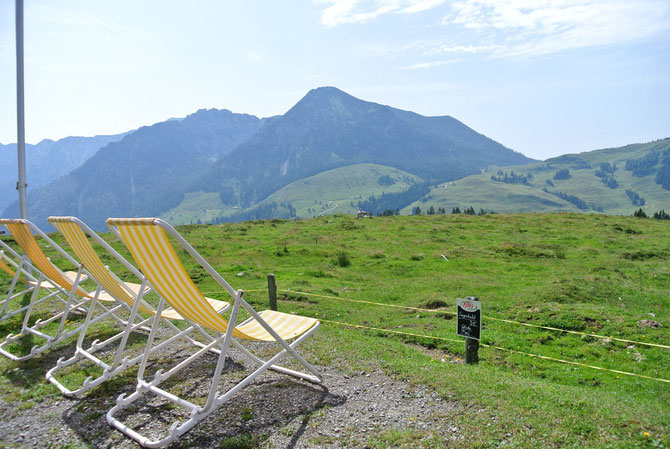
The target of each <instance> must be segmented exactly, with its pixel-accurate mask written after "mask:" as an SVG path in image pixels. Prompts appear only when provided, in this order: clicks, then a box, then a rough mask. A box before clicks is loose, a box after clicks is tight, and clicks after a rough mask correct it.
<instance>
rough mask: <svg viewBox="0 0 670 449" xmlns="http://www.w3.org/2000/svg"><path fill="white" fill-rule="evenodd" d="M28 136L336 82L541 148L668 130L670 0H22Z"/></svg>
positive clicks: (110, 126) (1, 91)
mask: <svg viewBox="0 0 670 449" xmlns="http://www.w3.org/2000/svg"><path fill="white" fill-rule="evenodd" d="M14 33H15V28H14V1H11V0H4V1H1V2H0V65H1V67H2V70H1V71H0V100H1V101H0V108H1V109H0V143H9V142H15V141H16V79H15V76H16V72H15V70H16V69H15V57H16V56H15V34H14ZM25 59H26V62H25V72H26V81H25V84H26V139H27V141H28V142H29V143H37V142H38V141H40V140H42V139H44V138H51V139H58V138H62V137H65V136H69V135H85V136H90V135H95V134H110V133H118V132H122V131H127V130H129V129H133V128H137V127H139V126H143V125H151V124H153V123H155V122H159V121H162V120H165V119H168V118H171V117H183V116H185V115H187V114H189V113H192V112H194V111H196V110H197V109H200V108H212V107H215V108H226V109H230V110H232V111H234V112H246V113H250V114H254V115H257V116H259V117H266V116H271V115H276V114H282V113H284V112H286V111H287V110H288V109H289V108H290V107H291V106H293V104H295V103H296V102H297V101H298V100H299V99H300V98H301V97H302V96H304V95H305V94H306V93H307V91H309V90H310V89H312V88H315V87H319V86H326V85H329V86H336V87H338V88H340V89H342V90H344V91H346V92H348V93H350V94H352V95H354V96H356V97H358V98H361V99H364V100H369V101H374V102H378V103H382V104H388V105H391V106H395V107H398V108H402V109H408V110H412V111H415V112H418V113H420V114H424V115H451V116H453V117H455V118H457V119H459V120H461V121H462V122H464V123H465V124H466V125H468V126H470V127H471V128H474V129H475V130H476V131H478V132H480V133H483V134H485V135H487V136H489V137H491V138H493V139H495V140H497V141H499V142H501V143H502V144H504V145H506V146H508V147H510V148H513V149H515V150H517V151H521V152H522V153H524V154H526V155H528V156H531V157H535V158H540V159H544V158H547V157H551V156H555V155H559V154H563V153H568V152H579V151H585V150H592V149H596V148H604V147H609V146H619V145H624V144H627V143H634V142H644V141H649V140H654V139H658V138H663V137H668V136H670V1H668V0H460V1H444V0H389V1H360V0H317V1H308V0H304V1H297V0H296V1H270V0H268V1H253V0H245V1H218V0H210V1H205V0H199V1H186V0H182V1H172V0H160V1H158V0H155V1H147V0H143V1H137V0H132V1H131V0H114V1H109V0H79V1H66V0H48V1H47V0H25Z"/></svg>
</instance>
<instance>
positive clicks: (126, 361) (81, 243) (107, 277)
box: [47, 217, 230, 396]
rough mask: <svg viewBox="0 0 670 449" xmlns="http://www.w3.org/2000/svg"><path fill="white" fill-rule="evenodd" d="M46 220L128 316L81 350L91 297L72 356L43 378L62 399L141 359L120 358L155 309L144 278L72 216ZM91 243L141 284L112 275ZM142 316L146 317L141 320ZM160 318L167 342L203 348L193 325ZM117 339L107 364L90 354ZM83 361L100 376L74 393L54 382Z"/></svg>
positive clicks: (167, 313) (217, 304) (221, 305)
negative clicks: (183, 325)
mask: <svg viewBox="0 0 670 449" xmlns="http://www.w3.org/2000/svg"><path fill="white" fill-rule="evenodd" d="M48 220H49V223H51V225H52V226H53V227H55V228H56V230H58V232H60V233H61V234H62V235H63V237H65V240H66V241H67V243H68V245H69V246H70V248H71V249H72V251H73V252H74V254H75V256H76V257H77V258H78V259H79V261H80V262H81V264H82V265H83V267H84V269H85V270H86V272H87V273H88V274H89V275H90V277H91V279H92V280H94V281H95V282H96V283H97V284H98V285H99V286H100V287H101V288H102V289H104V291H106V292H107V293H108V294H109V295H111V296H112V297H114V299H116V300H117V301H118V303H119V304H120V306H121V307H125V308H126V309H127V310H128V311H129V314H130V315H129V318H128V320H127V324H126V326H124V327H123V329H122V330H121V331H120V332H119V333H117V334H115V335H113V336H111V337H109V338H108V339H107V340H105V341H102V342H94V344H93V345H92V346H91V347H90V348H84V346H83V343H84V338H85V335H86V333H87V331H88V328H89V327H88V326H87V323H88V322H89V321H90V320H91V319H92V317H93V316H94V310H95V308H96V306H97V304H98V303H97V300H96V298H95V297H94V299H93V301H92V302H91V305H90V307H89V309H88V315H87V317H86V321H85V324H84V329H83V330H82V331H81V332H80V334H79V338H78V340H77V344H76V348H75V353H74V355H73V356H72V357H70V358H69V359H60V360H59V361H58V363H57V364H56V366H55V367H53V368H52V369H51V370H49V371H48V372H47V379H48V380H49V381H50V382H51V383H53V384H54V385H56V386H57V387H58V389H59V390H60V391H61V392H62V393H63V394H65V395H66V396H79V395H81V394H83V393H85V392H86V391H88V390H90V389H91V388H94V387H95V386H97V385H99V384H100V383H102V382H104V381H105V380H107V379H109V378H111V377H113V376H115V375H117V374H119V373H120V372H122V371H124V370H125V369H126V368H128V367H130V366H133V365H135V364H137V363H139V362H140V361H141V360H142V354H140V355H137V356H135V357H132V358H131V357H130V356H126V357H124V354H126V353H127V351H126V345H127V342H128V338H129V336H130V334H131V333H132V332H134V331H137V330H145V329H147V328H146V327H145V326H146V325H147V324H148V323H150V321H151V320H152V317H153V316H154V315H155V314H156V310H155V309H154V308H153V307H152V306H151V304H149V303H147V302H146V301H145V300H144V299H143V298H144V296H145V295H146V294H147V293H148V291H149V285H148V282H147V281H146V278H145V277H144V276H143V275H142V274H141V273H140V272H139V271H138V270H137V269H136V268H135V267H134V266H133V265H131V264H130V263H129V262H128V261H127V260H125V259H124V258H123V256H121V255H120V254H119V253H118V252H117V251H116V250H114V248H112V247H111V246H110V245H109V244H108V243H107V242H106V241H104V240H103V239H102V238H100V236H99V235H97V234H96V233H95V232H94V231H93V230H92V229H91V228H89V227H88V226H87V225H86V224H85V223H84V222H82V221H81V220H79V219H78V218H76V217H49V219H48ZM91 240H92V241H94V242H95V243H96V244H97V245H99V246H101V247H102V248H103V249H104V250H105V251H106V252H107V253H108V254H110V255H112V256H113V257H114V258H115V259H116V260H117V261H119V262H120V263H121V264H122V265H123V266H125V268H127V269H128V270H129V271H130V272H131V273H133V274H134V275H135V277H136V278H137V279H138V280H140V281H141V284H137V283H130V282H124V281H122V280H121V279H120V278H119V277H118V276H116V274H114V273H113V272H112V271H111V270H110V269H109V268H108V267H106V266H105V265H104V264H103V262H102V261H101V260H100V258H99V257H98V254H97V253H96V251H95V250H94V249H93V245H92V244H91ZM142 285H144V287H143V286H142ZM207 301H208V303H209V304H210V305H211V306H212V307H213V308H214V310H216V311H217V312H218V313H220V312H222V311H225V310H226V309H227V308H228V307H229V306H230V304H229V303H227V302H224V301H217V300H215V299H211V298H207ZM143 316H144V317H147V318H144V317H143ZM161 318H163V319H164V320H163V321H164V325H165V326H167V328H168V329H167V330H168V331H170V332H171V333H172V334H174V335H173V336H172V337H171V338H170V339H168V340H167V341H170V342H171V341H174V340H175V339H177V338H184V339H185V340H186V341H188V342H190V343H192V344H195V345H196V346H200V347H204V344H202V343H200V342H198V341H196V340H193V339H192V338H190V337H189V336H188V335H189V334H190V333H191V332H192V331H193V330H194V327H193V326H191V327H189V328H187V329H185V330H180V329H179V328H178V327H176V326H175V325H174V324H172V323H171V322H170V321H169V320H183V318H182V317H181V315H179V314H178V313H177V312H176V311H175V310H174V309H166V310H163V312H162V313H161ZM136 321H137V322H136ZM119 340H120V343H119V346H118V347H117V348H116V350H115V351H114V352H113V356H111V361H110V362H109V363H106V362H104V361H102V360H101V359H99V358H97V357H96V356H94V355H93V353H94V352H96V351H98V350H100V349H101V348H103V347H106V346H107V345H109V344H111V343H113V342H116V341H119ZM164 344H165V343H161V345H164ZM161 345H156V346H155V347H153V348H152V352H156V351H159V350H161V349H162V346H161ZM83 361H87V362H90V363H93V364H95V365H97V366H99V367H100V368H102V374H100V375H99V376H98V377H96V378H92V377H89V378H87V379H86V380H85V381H84V382H83V384H82V385H81V386H80V387H79V388H77V389H74V390H73V389H70V388H67V387H66V386H65V385H63V384H62V383H61V382H60V381H59V380H58V378H57V377H56V374H57V373H58V372H59V371H61V370H62V369H64V368H66V367H68V366H71V365H74V364H76V363H79V362H83Z"/></svg>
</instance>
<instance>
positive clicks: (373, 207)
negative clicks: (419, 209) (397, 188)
mask: <svg viewBox="0 0 670 449" xmlns="http://www.w3.org/2000/svg"><path fill="white" fill-rule="evenodd" d="M428 192H430V185H429V184H428V183H421V184H414V185H412V186H411V187H410V188H409V189H407V190H405V191H404V192H398V193H382V194H381V195H380V196H374V195H371V196H369V197H368V198H367V199H366V200H364V201H359V202H358V207H359V208H360V209H363V210H367V211H369V212H372V214H373V215H383V214H384V213H386V211H389V210H390V211H395V210H396V209H402V208H403V207H405V206H407V205H408V204H410V203H413V202H414V201H416V200H418V199H419V198H421V197H423V196H425V195H426V194H428Z"/></svg>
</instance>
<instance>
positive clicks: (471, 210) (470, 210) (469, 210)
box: [396, 206, 495, 215]
mask: <svg viewBox="0 0 670 449" xmlns="http://www.w3.org/2000/svg"><path fill="white" fill-rule="evenodd" d="M446 213H447V211H446V210H445V209H444V207H438V208H437V210H436V209H435V208H434V207H433V206H430V208H428V210H427V211H426V215H445V214H446ZM451 213H452V214H465V215H486V214H494V213H495V212H493V211H487V210H485V209H483V208H480V209H479V212H476V211H475V208H474V207H472V206H470V207H466V208H464V209H463V211H461V208H460V207H458V206H456V207H454V208H452V209H451ZM422 214H423V211H422V210H421V208H420V207H419V206H416V207H415V208H414V209H412V215H422ZM396 215H397V214H396Z"/></svg>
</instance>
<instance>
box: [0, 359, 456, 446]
mask: <svg viewBox="0 0 670 449" xmlns="http://www.w3.org/2000/svg"><path fill="white" fill-rule="evenodd" d="M182 352H183V354H182ZM62 355H63V354H59V352H58V351H54V353H53V354H48V355H47V354H44V356H43V357H40V364H41V365H42V364H43V365H44V370H45V371H46V369H47V367H50V366H53V364H55V361H56V360H57V359H58V357H60V356H62ZM187 355H188V353H187V351H186V349H184V350H182V351H180V352H179V353H177V354H176V355H174V356H171V360H170V362H171V363H176V362H178V361H179V360H180V358H185V357H186V356H187ZM305 355H306V356H307V359H308V360H309V353H307V354H305ZM215 362H216V357H215V356H213V355H211V356H210V355H207V356H205V357H203V358H202V359H201V360H200V361H198V362H196V363H194V364H193V365H191V366H189V367H188V368H187V369H186V370H184V372H183V373H180V374H179V375H177V376H175V377H173V378H172V379H170V380H168V381H167V382H166V383H169V387H170V388H171V391H175V392H177V393H179V394H183V395H185V396H187V397H203V396H205V395H206V393H207V391H208V388H209V384H210V382H209V379H210V378H209V377H208V375H209V376H211V372H212V369H213V365H214V363H215ZM16 369H20V368H16ZM250 369H251V364H249V363H248V362H246V361H244V359H243V357H241V355H240V354H239V353H235V352H233V353H232V361H229V362H228V363H227V366H226V367H225V369H224V377H225V378H224V380H223V381H222V382H221V384H220V387H219V391H220V392H221V391H223V390H224V389H227V388H230V387H231V386H232V385H234V384H235V383H236V382H238V381H239V380H240V379H242V378H243V377H244V376H246V374H248V373H250V372H251V371H250ZM317 369H318V370H319V371H320V372H321V373H322V374H323V375H324V377H325V383H324V385H323V386H320V385H315V384H312V383H309V382H305V381H302V380H298V379H295V378H293V377H289V376H286V375H283V374H279V373H275V372H266V373H264V374H262V375H261V376H259V377H258V378H257V379H256V380H255V381H253V382H252V383H251V384H250V385H248V386H247V387H246V388H244V389H243V390H241V391H240V392H239V393H238V394H237V395H235V396H234V397H233V398H232V399H231V400H230V401H229V402H227V403H225V404H224V405H222V406H221V407H220V408H219V409H217V410H216V411H215V412H214V413H213V414H212V415H210V416H209V417H208V418H207V419H205V420H204V421H202V422H200V423H199V424H198V425H196V426H195V427H194V428H193V429H191V430H190V431H189V432H187V433H186V434H185V435H183V436H182V437H181V438H180V439H179V440H178V441H177V442H176V443H174V444H173V445H171V446H170V447H173V448H177V447H179V448H181V447H192V448H211V447H215V448H216V447H220V448H251V447H263V448H317V447H328V448H340V447H361V448H362V447H386V446H387V445H389V444H390V443H392V442H393V441H395V443H394V444H395V445H396V446H402V447H421V446H428V447H433V446H435V444H429V443H430V442H433V443H436V442H439V444H438V445H439V446H449V445H450V444H449V441H453V440H456V439H459V438H460V435H459V431H458V430H459V429H458V428H456V427H455V426H453V425H452V424H450V422H449V418H448V416H449V415H452V416H453V413H454V412H455V411H457V408H458V407H459V405H458V404H456V403H453V402H450V401H447V400H444V399H442V398H440V397H439V396H438V395H437V394H435V393H434V392H431V391H429V390H427V389H426V388H424V387H421V386H412V385H410V384H409V383H407V382H404V381H402V380H399V379H393V378H391V377H389V376H387V375H386V374H384V373H383V372H382V370H381V369H372V370H370V371H371V372H356V373H353V374H352V373H351V372H349V373H345V372H343V371H340V370H339V369H337V368H336V367H333V366H317ZM134 382H135V378H134V377H132V376H131V375H126V376H119V377H117V378H114V379H111V380H109V381H107V382H106V383H104V384H102V385H101V386H99V387H97V388H95V389H93V390H92V391H90V392H89V393H88V394H87V395H86V396H85V397H84V398H82V399H68V398H66V397H64V396H56V397H55V398H54V397H53V395H52V396H49V398H48V399H46V400H44V401H42V402H40V403H36V404H35V405H34V406H32V407H31V408H25V404H24V403H23V402H21V401H18V402H14V403H7V402H0V447H21V448H23V447H25V448H77V447H94V448H134V447H138V445H137V444H136V443H135V442H133V440H131V439H130V438H128V437H126V436H125V435H123V434H122V433H121V432H119V431H117V430H115V429H113V428H112V427H110V426H109V425H108V424H107V422H106V420H105V414H106V412H107V411H108V410H109V409H110V408H111V407H112V406H113V405H114V403H115V400H116V398H117V397H118V395H119V394H121V393H126V394H130V393H131V392H132V391H133V390H134V388H135V384H134ZM166 386H167V385H166ZM181 411H182V410H181V409H180V408H177V407H174V406H172V405H171V404H169V403H167V401H165V400H163V399H159V398H157V397H155V396H151V397H150V398H149V399H148V400H146V401H144V402H141V401H138V404H137V406H133V408H131V409H129V410H128V411H127V412H124V414H123V415H121V416H122V418H123V419H124V422H127V423H129V424H131V425H132V426H134V427H135V428H136V429H138V430H140V431H141V432H143V433H145V434H146V435H147V436H150V437H158V436H161V435H164V434H165V432H166V431H167V430H168V428H169V426H170V425H171V423H172V422H174V421H175V420H178V419H179V417H180V416H182V417H183V416H185V415H184V414H181V415H180V412H181ZM408 438H409V439H410V440H411V441H410V442H407V439H408ZM421 440H425V442H423V443H422V441H421ZM403 441H405V442H404V443H403ZM3 444H4V446H3Z"/></svg>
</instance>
